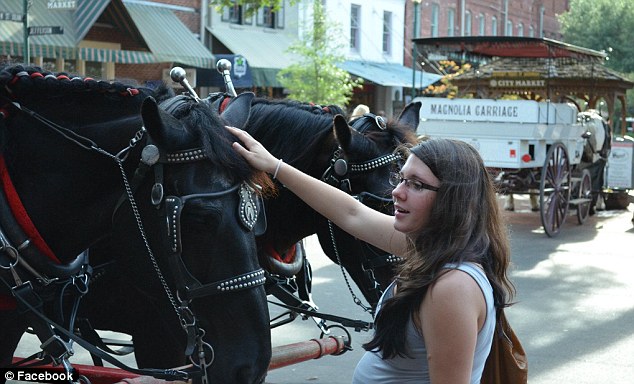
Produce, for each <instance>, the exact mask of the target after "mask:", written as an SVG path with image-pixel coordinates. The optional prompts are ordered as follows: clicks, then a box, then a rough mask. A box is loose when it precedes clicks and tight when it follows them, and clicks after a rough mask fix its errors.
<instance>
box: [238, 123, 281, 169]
mask: <svg viewBox="0 0 634 384" xmlns="http://www.w3.org/2000/svg"><path fill="white" fill-rule="evenodd" d="M225 128H227V129H228V130H229V132H231V133H232V134H233V135H234V136H235V137H237V138H238V139H240V141H241V142H242V145H241V144H240V143H238V142H234V143H233V144H232V147H233V149H234V150H235V151H236V152H238V153H239V154H240V155H241V156H242V157H244V158H245V160H246V161H247V162H248V163H249V164H250V165H251V166H252V167H253V168H256V169H259V170H260V171H265V172H268V173H271V174H273V173H275V170H276V168H277V166H278V163H279V160H278V159H276V158H275V156H273V155H271V154H270V153H269V151H267V150H266V148H264V146H263V145H262V144H260V142H259V141H257V140H256V139H254V138H253V137H251V135H249V133H248V132H246V131H243V130H242V129H238V128H235V127H229V126H225Z"/></svg>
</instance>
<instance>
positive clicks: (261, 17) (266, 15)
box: [255, 4, 284, 28]
mask: <svg viewBox="0 0 634 384" xmlns="http://www.w3.org/2000/svg"><path fill="white" fill-rule="evenodd" d="M255 24H256V25H257V26H259V27H265V28H284V4H280V9H279V10H278V11H277V12H273V7H260V8H259V9H258V14H257V17H256V19H255Z"/></svg>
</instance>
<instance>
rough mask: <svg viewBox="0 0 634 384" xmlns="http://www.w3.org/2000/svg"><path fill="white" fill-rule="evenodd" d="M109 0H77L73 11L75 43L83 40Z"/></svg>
mask: <svg viewBox="0 0 634 384" xmlns="http://www.w3.org/2000/svg"><path fill="white" fill-rule="evenodd" d="M108 4H110V0H90V1H88V0H79V1H78V2H77V9H75V11H74V12H73V21H74V25H75V34H76V39H78V40H77V41H76V42H75V43H79V41H81V40H83V39H84V37H85V36H86V34H87V33H88V31H89V30H90V28H91V27H92V26H93V24H95V21H97V19H98V18H99V16H101V14H102V13H103V11H104V9H106V7H107V6H108Z"/></svg>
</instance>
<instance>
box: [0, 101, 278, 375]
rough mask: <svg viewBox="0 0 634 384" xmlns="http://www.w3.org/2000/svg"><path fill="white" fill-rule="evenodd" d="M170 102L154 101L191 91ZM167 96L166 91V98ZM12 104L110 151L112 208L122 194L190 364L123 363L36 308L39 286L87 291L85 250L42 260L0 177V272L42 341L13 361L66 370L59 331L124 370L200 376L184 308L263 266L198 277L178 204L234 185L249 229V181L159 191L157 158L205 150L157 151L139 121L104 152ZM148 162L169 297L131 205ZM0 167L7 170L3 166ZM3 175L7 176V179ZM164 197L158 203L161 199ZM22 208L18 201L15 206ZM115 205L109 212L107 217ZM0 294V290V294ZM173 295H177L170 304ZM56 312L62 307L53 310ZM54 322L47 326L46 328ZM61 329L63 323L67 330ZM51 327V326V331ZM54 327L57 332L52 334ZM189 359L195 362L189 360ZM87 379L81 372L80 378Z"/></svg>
mask: <svg viewBox="0 0 634 384" xmlns="http://www.w3.org/2000/svg"><path fill="white" fill-rule="evenodd" d="M175 99H178V103H170V104H168V105H167V106H165V105H161V107H162V108H164V109H168V112H170V111H173V110H174V108H176V107H177V106H178V105H182V104H183V103H185V102H189V101H190V100H191V98H189V97H187V96H184V95H181V96H176V97H175ZM170 101H171V99H170ZM7 105H9V106H10V107H11V108H12V109H15V110H16V111H17V112H24V113H26V114H28V115H29V116H31V117H33V118H34V119H36V120H38V121H39V122H41V123H43V124H44V125H46V126H47V127H49V128H51V129H52V130H54V131H55V132H57V133H59V134H60V135H61V136H63V137H64V138H65V139H67V140H69V141H71V142H73V143H75V144H76V145H79V146H80V147H82V148H84V149H88V150H92V151H96V152H98V153H101V154H103V155H105V156H107V157H110V158H112V159H113V160H114V161H115V162H116V163H117V165H118V166H119V169H120V171H121V175H122V178H123V181H124V185H125V192H124V194H123V196H122V197H121V198H120V199H119V202H118V203H117V204H116V207H115V212H116V210H117V209H119V207H120V206H121V204H122V203H123V202H124V201H125V200H126V199H127V200H129V202H130V205H131V207H132V210H133V213H134V216H135V219H136V222H137V225H138V228H139V231H140V233H141V236H142V238H143V241H144V244H145V247H146V249H147V251H148V254H149V257H150V259H151V262H152V264H153V266H154V269H155V271H156V273H157V275H158V277H159V280H160V281H161V284H162V286H163V288H164V290H165V292H166V294H167V297H168V299H169V300H170V303H171V305H172V306H173V307H174V310H175V312H176V314H177V316H178V318H179V320H180V323H181V326H182V327H183V329H184V330H185V332H186V334H187V347H186V351H185V352H186V355H187V356H190V360H191V362H192V367H190V368H185V369H178V370H174V369H167V370H163V369H137V368H132V367H129V366H126V365H125V364H123V363H121V362H120V361H118V360H116V359H114V358H112V357H111V356H110V355H108V354H106V353H104V352H103V351H101V350H100V349H98V348H96V347H94V346H93V345H91V344H90V343H88V342H86V341H85V340H83V339H81V338H80V337H78V336H77V335H75V334H74V333H72V332H71V331H72V329H73V326H72V325H73V321H74V313H73V316H72V319H68V321H67V326H66V327H64V326H61V325H58V324H57V323H56V322H55V321H53V320H51V319H50V318H48V317H46V315H44V314H43V311H42V304H43V301H44V300H45V299H47V297H43V295H46V293H47V288H49V287H50V286H52V285H53V283H54V284H57V285H62V286H68V285H69V284H70V285H72V286H75V287H76V291H77V294H76V295H75V298H74V300H75V302H74V303H75V304H74V307H76V306H77V305H78V302H79V299H80V298H81V297H82V296H83V295H84V294H85V293H87V291H88V282H89V279H90V276H91V274H92V270H91V267H90V266H89V265H88V255H87V252H83V253H81V254H80V255H79V256H77V258H76V259H75V260H74V261H72V262H70V263H68V264H66V265H61V264H55V263H54V262H53V261H51V260H48V262H43V260H45V258H46V256H43V255H41V252H39V251H38V250H37V248H36V247H34V246H32V245H33V244H32V243H33V238H32V237H31V238H30V237H29V236H28V234H26V233H25V230H24V229H23V225H20V223H18V222H17V221H16V218H15V217H14V215H12V214H10V213H9V212H11V210H9V209H5V208H8V205H9V202H8V200H7V197H6V193H5V189H6V179H3V180H2V183H3V186H4V187H5V188H0V205H2V207H1V208H2V214H0V280H1V281H2V282H3V283H4V285H5V286H6V287H7V288H9V289H10V291H11V293H12V294H13V296H14V297H15V298H16V299H17V300H16V302H17V306H18V309H19V310H20V311H21V313H24V314H25V316H27V321H28V322H29V325H30V326H31V327H32V328H33V329H34V331H35V332H36V334H37V335H38V337H39V338H40V340H41V341H42V346H41V347H42V351H41V352H39V353H36V354H35V355H33V356H31V357H30V358H27V359H24V360H22V361H20V362H19V363H17V365H20V364H23V363H27V362H28V361H31V360H34V359H42V362H41V363H39V364H45V363H46V362H45V361H44V360H45V359H46V360H50V361H52V363H53V365H60V364H62V365H63V366H64V369H65V370H66V371H67V373H70V372H71V371H72V367H71V366H70V363H69V362H68V358H69V357H70V356H72V355H73V353H74V352H73V349H72V345H71V341H70V340H69V341H64V340H63V339H62V337H60V336H59V334H62V335H63V336H65V337H66V338H67V339H72V340H74V341H75V342H77V343H78V344H79V345H81V346H82V347H84V348H85V349H87V350H88V351H89V352H90V353H91V354H93V355H97V356H98V357H100V358H102V359H103V360H106V361H108V362H110V363H112V364H113V365H115V366H117V367H119V368H122V369H124V370H127V371H129V372H133V373H137V374H140V375H149V376H153V377H155V378H161V379H167V380H183V381H186V380H188V379H190V378H192V377H195V376H198V377H202V381H203V383H206V382H208V380H207V373H206V368H207V367H208V366H209V365H211V364H212V363H213V354H214V351H213V348H212V347H211V346H210V345H209V344H207V343H206V342H204V341H203V337H204V335H205V331H204V330H203V329H201V328H199V327H198V322H197V319H196V317H195V315H194V313H193V312H192V311H191V309H190V308H189V304H190V302H191V300H193V299H196V298H200V297H204V296H209V295H214V294H221V293H224V292H234V291H239V290H246V289H251V288H254V287H257V286H260V285H263V284H264V282H265V278H264V271H263V270H262V269H261V268H259V269H256V270H254V271H250V272H247V273H243V274H241V275H238V276H233V277H231V278H228V279H225V280H222V281H217V282H213V283H208V284H203V283H201V282H200V281H198V280H197V279H196V278H195V277H194V276H193V275H192V274H191V273H190V272H189V271H188V269H187V267H186V266H185V264H184V262H183V260H182V257H181V252H182V244H181V225H180V217H181V213H182V210H183V207H184V206H185V204H186V203H187V201H189V200H192V199H201V198H207V199H210V198H212V199H213V198H219V197H221V196H224V195H227V194H230V193H238V194H239V195H240V206H239V213H238V216H239V218H240V222H241V223H242V225H244V226H245V227H246V228H247V229H249V230H253V229H254V228H257V227H258V225H257V224H258V222H259V220H258V216H259V215H258V205H259V204H258V201H256V200H257V198H256V197H255V195H256V194H255V189H254V188H253V187H251V186H250V185H248V184H246V183H242V184H238V185H234V186H233V187H230V188H229V189H227V190H224V191H219V192H209V193H198V194H190V195H185V196H164V191H163V185H162V180H163V165H165V164H183V163H190V162H195V161H201V160H203V159H204V158H205V156H204V154H203V150H202V148H194V149H188V150H184V151H179V152H175V153H163V152H162V151H160V150H159V148H158V147H157V146H156V145H154V144H153V143H152V142H151V138H150V137H149V136H148V135H146V130H145V128H144V127H141V129H139V131H137V132H136V134H135V135H134V136H133V137H132V138H131V139H130V142H129V144H128V146H127V147H126V148H124V149H122V150H121V151H119V152H118V153H117V154H111V153H109V152H107V151H105V150H104V149H102V148H100V147H99V146H98V145H97V144H96V143H95V142H93V141H92V140H90V139H89V138H86V137H83V136H80V135H78V134H77V133H75V132H73V131H71V130H69V129H67V128H65V127H62V126H60V125H58V124H56V123H54V122H52V121H49V120H48V119H46V118H44V117H43V116H41V115H39V114H37V113H36V112H34V111H32V110H30V109H28V108H26V107H25V106H22V105H20V104H19V103H17V102H14V101H9V103H8V104H7ZM7 105H5V106H4V107H3V110H2V114H1V115H0V118H6V117H7V116H8V115H9V114H8V113H7V112H8V108H7ZM144 137H145V138H146V145H145V147H144V148H143V150H142V153H141V160H140V163H139V165H138V168H137V170H136V171H135V173H134V176H133V179H132V180H131V181H128V178H127V176H126V173H125V171H124V168H123V162H124V161H125V160H126V159H127V157H128V154H129V153H130V151H131V150H132V149H133V148H134V147H136V146H137V144H138V143H139V142H140V141H141V140H142V139H143V138H144ZM0 162H1V163H2V165H4V160H3V159H2V158H0ZM150 169H153V170H154V178H155V183H154V186H153V188H152V193H151V201H152V204H154V205H155V206H156V207H157V208H162V209H163V212H164V213H163V216H164V219H163V220H165V221H166V222H167V229H168V237H169V243H170V245H169V246H168V252H167V253H168V262H169V265H170V268H171V270H172V271H173V274H174V276H175V280H176V281H175V285H176V288H177V292H176V293H177V294H176V296H177V297H176V298H175V297H174V295H173V294H172V292H171V289H170V288H169V286H168V284H167V282H166V281H165V279H164V277H163V274H162V273H161V270H160V268H159V266H158V262H157V260H156V258H155V257H154V254H153V252H152V251H151V248H150V245H149V242H148V239H147V237H146V235H145V231H144V229H143V225H142V223H141V217H140V214H139V211H138V207H137V205H136V202H135V200H134V192H135V191H136V188H137V187H138V186H139V185H140V184H141V181H142V180H143V179H144V178H145V175H146V174H147V173H148V171H149V170H150ZM2 173H4V174H6V175H8V172H7V171H6V169H4V170H3V172H2ZM9 181H10V180H9ZM163 201H164V203H162V202H163ZM22 209H23V208H22ZM115 212H113V217H114V214H115ZM0 299H1V297H0ZM177 300H178V301H179V303H178V304H177ZM60 316H61V317H63V314H61V315H60ZM53 328H54V329H53ZM69 329H70V330H71V331H69ZM56 331H57V332H56ZM58 333H59V334H58ZM196 359H197V360H198V362H196ZM83 379H84V380H87V379H86V378H83Z"/></svg>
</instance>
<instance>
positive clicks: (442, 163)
mask: <svg viewBox="0 0 634 384" xmlns="http://www.w3.org/2000/svg"><path fill="white" fill-rule="evenodd" d="M228 129H229V130H230V131H231V132H232V133H233V134H234V135H235V136H236V137H237V138H238V139H240V141H241V142H242V145H241V144H239V143H234V144H233V146H234V149H235V150H236V151H238V152H239V153H240V154H241V155H242V156H244V157H245V159H247V161H248V162H249V163H250V164H251V165H252V166H253V167H255V168H257V169H260V170H264V171H267V172H269V173H271V174H272V175H273V177H274V178H277V179H278V180H279V181H280V182H281V183H283V184H284V186H285V187H286V188H288V189H290V190H291V191H293V192H294V193H295V194H296V195H297V196H299V197H300V198H301V199H302V200H304V201H305V202H306V203H308V204H309V205H310V206H311V207H313V208H314V209H315V210H317V211H318V212H320V213H321V214H322V215H324V216H325V217H327V218H328V219H330V220H331V221H333V222H334V223H335V224H336V225H338V226H339V227H340V228H342V229H343V230H345V231H347V232H349V233H350V234H351V235H353V236H355V237H358V238H359V239H361V240H363V241H366V242H368V243H371V244H373V245H375V246H376V247H379V248H381V249H383V250H385V251H387V252H390V253H392V254H395V255H398V256H401V257H403V258H404V259H405V261H404V263H403V264H402V266H401V267H400V270H399V271H398V274H397V278H396V279H395V281H394V282H393V283H392V284H391V285H390V286H389V287H388V288H387V289H386V291H385V293H384V295H383V297H382V298H381V301H380V302H379V307H378V309H377V315H376V318H375V330H376V331H375V334H374V337H373V339H372V340H370V342H368V343H367V344H365V345H364V348H365V349H366V350H367V352H366V353H365V355H364V356H363V358H362V359H361V361H360V362H359V364H358V365H357V368H356V370H355V373H354V378H353V382H354V383H355V384H357V383H358V384H370V383H381V384H387V383H394V384H404V383H417V384H420V383H433V384H461V383H471V384H478V383H480V377H481V375H482V370H483V368H484V363H485V361H486V359H487V356H488V354H489V351H490V348H491V342H492V339H493V331H494V328H495V320H496V319H495V308H496V307H498V308H500V307H504V306H507V305H508V304H509V302H510V300H511V299H512V297H513V295H514V293H515V290H514V287H513V284H512V283H511V282H510V280H509V279H508V276H507V269H508V266H509V262H510V246H509V241H508V238H507V233H506V228H505V225H504V223H503V222H502V218H501V213H500V210H499V209H498V204H497V201H496V195H495V190H494V187H493V184H492V182H491V178H490V176H489V174H488V173H487V170H486V168H485V167H484V164H483V162H482V159H481V158H480V156H479V154H478V152H477V151H476V150H475V149H474V148H473V147H472V146H470V145H468V144H466V143H464V142H462V141H457V140H447V139H431V140H426V141H422V142H421V143H420V144H418V145H416V146H414V147H413V148H411V149H407V148H403V149H402V150H403V151H404V152H405V154H406V155H407V160H406V162H405V164H404V165H403V167H402V169H401V170H400V171H399V172H398V173H395V174H392V175H391V180H390V181H391V183H392V185H393V186H394V190H393V192H392V197H393V199H394V211H395V215H394V216H389V215H385V214H382V213H380V212H377V211H375V210H372V209H370V208H368V207H366V206H364V205H363V204H361V203H359V202H358V201H357V200H355V199H354V198H352V197H351V196H349V195H348V194H346V193H344V192H342V191H340V190H338V189H336V188H333V187H331V186H329V185H327V184H326V183H323V182H321V181H319V180H317V179H314V178H312V177H311V176H308V175H306V174H304V173H302V172H301V171H299V170H297V169H295V168H293V167H291V166H290V165H288V164H285V163H284V162H283V161H282V160H281V159H279V160H278V159H276V158H275V157H273V156H272V155H271V154H270V153H269V152H268V151H267V150H266V149H265V148H264V147H263V146H262V145H261V144H260V143H259V142H257V141H256V140H255V139H253V138H252V137H251V136H250V135H249V134H248V133H246V132H244V131H242V130H238V129H235V128H228ZM333 202H334V203H333Z"/></svg>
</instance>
